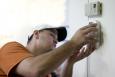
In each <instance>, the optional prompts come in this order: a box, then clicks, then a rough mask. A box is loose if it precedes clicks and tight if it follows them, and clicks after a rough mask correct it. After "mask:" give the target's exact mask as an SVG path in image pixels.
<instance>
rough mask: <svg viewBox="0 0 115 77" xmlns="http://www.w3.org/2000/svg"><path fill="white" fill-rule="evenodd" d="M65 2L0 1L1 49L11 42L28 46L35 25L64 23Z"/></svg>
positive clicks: (35, 0) (42, 0)
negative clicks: (27, 42)
mask: <svg viewBox="0 0 115 77" xmlns="http://www.w3.org/2000/svg"><path fill="white" fill-rule="evenodd" d="M64 8H65V7H64V0H0V47H1V46H2V45H4V44H5V43H7V42H9V41H18V42H20V43H22V44H24V45H26V41H27V38H28V35H29V34H32V28H33V27H34V26H35V25H38V24H42V23H48V24H53V25H60V24H62V23H63V22H64V17H65V16H64Z"/></svg>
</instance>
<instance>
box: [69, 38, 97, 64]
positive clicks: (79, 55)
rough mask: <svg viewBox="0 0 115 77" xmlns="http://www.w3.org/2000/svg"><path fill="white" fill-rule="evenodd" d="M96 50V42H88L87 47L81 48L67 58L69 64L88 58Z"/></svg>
mask: <svg viewBox="0 0 115 77" xmlns="http://www.w3.org/2000/svg"><path fill="white" fill-rule="evenodd" d="M95 49H96V40H90V42H89V43H88V44H87V47H82V48H81V49H80V50H76V51H75V53H73V55H72V56H70V57H69V58H68V62H69V63H75V62H77V61H80V60H82V59H84V58H86V57H88V56H89V55H90V54H91V53H92V52H93V51H94V50H95Z"/></svg>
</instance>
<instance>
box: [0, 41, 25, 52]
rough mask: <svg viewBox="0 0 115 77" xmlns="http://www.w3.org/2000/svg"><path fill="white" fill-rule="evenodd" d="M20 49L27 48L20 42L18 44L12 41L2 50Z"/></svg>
mask: <svg viewBox="0 0 115 77" xmlns="http://www.w3.org/2000/svg"><path fill="white" fill-rule="evenodd" d="M18 47H23V48H25V47H24V46H23V45H22V44H21V43H19V42H16V41H11V42H7V43H6V44H4V45H3V46H2V47H1V50H2V49H4V48H8V49H9V48H18Z"/></svg>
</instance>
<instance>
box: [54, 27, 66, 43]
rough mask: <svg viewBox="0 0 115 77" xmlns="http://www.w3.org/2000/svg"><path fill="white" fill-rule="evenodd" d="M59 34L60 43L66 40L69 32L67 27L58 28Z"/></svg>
mask: <svg viewBox="0 0 115 77" xmlns="http://www.w3.org/2000/svg"><path fill="white" fill-rule="evenodd" d="M56 30H57V32H58V41H59V42H60V41H63V40H65V38H66V36H67V30H66V28H65V27H59V28H56Z"/></svg>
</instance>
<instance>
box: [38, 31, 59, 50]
mask: <svg viewBox="0 0 115 77" xmlns="http://www.w3.org/2000/svg"><path fill="white" fill-rule="evenodd" d="M57 38H58V37H57V31H56V30H55V29H51V30H42V31H40V32H39V44H41V46H43V48H46V49H47V50H52V49H54V48H55V47H56V44H57Z"/></svg>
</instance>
